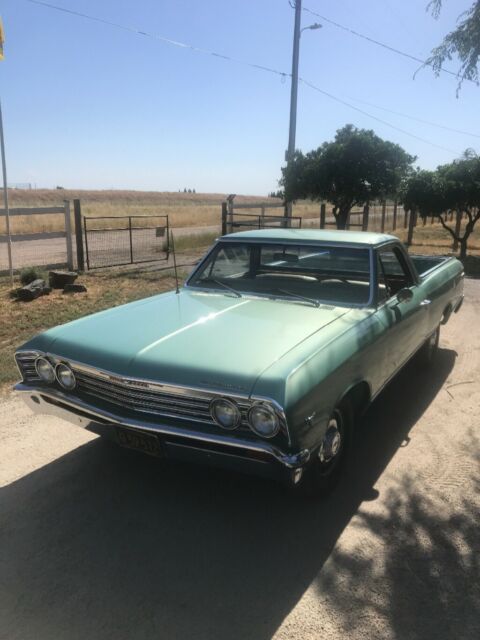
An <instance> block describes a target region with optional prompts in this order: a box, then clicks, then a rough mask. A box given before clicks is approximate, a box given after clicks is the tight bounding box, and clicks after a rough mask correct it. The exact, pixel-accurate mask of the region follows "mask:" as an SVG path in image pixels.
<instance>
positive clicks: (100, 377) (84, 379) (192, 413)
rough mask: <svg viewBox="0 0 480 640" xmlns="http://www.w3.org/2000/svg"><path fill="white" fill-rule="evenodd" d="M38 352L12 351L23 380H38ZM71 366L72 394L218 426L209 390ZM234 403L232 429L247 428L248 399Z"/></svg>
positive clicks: (159, 414) (166, 416)
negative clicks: (236, 422) (236, 416)
mask: <svg viewBox="0 0 480 640" xmlns="http://www.w3.org/2000/svg"><path fill="white" fill-rule="evenodd" d="M38 355H39V354H38V353H35V352H27V351H20V352H18V353H16V354H15V358H16V361H17V364H18V367H19V369H20V371H21V373H22V377H23V379H24V380H25V381H27V382H40V383H42V381H41V380H40V378H39V376H38V374H37V372H36V370H35V359H36V358H37V357H38ZM71 367H72V370H73V372H74V374H75V378H76V380H77V386H76V387H75V389H74V390H73V391H71V392H69V393H71V394H72V395H82V396H84V395H86V396H89V397H93V398H98V399H99V400H101V401H103V402H107V403H111V404H115V405H119V406H121V407H123V408H125V409H128V410H130V411H134V412H135V411H138V412H141V413H148V414H152V415H156V416H160V417H163V418H177V419H179V420H186V421H189V422H192V421H193V422H202V423H204V424H209V425H212V426H215V427H217V426H218V425H216V423H215V422H214V421H213V420H212V417H211V415H210V402H211V400H212V399H213V398H214V397H217V396H216V395H214V394H212V393H208V392H203V391H194V390H187V389H185V390H184V389H179V388H175V387H168V391H167V390H165V389H166V388H167V385H158V387H157V386H156V385H154V384H151V383H143V382H141V381H137V380H132V381H127V380H125V379H123V378H121V377H115V376H109V375H106V374H103V373H100V372H97V371H95V370H93V369H90V368H87V367H83V366H81V367H80V366H75V365H71ZM42 384H43V383H42ZM236 402H237V405H238V407H239V409H240V412H241V415H242V422H241V424H240V426H239V427H238V428H237V429H236V431H250V427H249V425H248V420H247V412H248V410H249V408H250V406H251V403H250V402H249V401H248V400H244V401H242V400H237V401H236Z"/></svg>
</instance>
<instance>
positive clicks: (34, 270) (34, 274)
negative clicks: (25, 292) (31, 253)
mask: <svg viewBox="0 0 480 640" xmlns="http://www.w3.org/2000/svg"><path fill="white" fill-rule="evenodd" d="M43 276H44V274H43V273H42V271H41V270H40V269H39V268H38V267H26V268H25V269H22V270H21V272H20V282H21V283H22V284H23V286H25V285H27V284H30V283H31V282H33V281H34V280H38V279H39V278H43Z"/></svg>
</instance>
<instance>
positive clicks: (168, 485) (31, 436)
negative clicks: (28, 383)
mask: <svg viewBox="0 0 480 640" xmlns="http://www.w3.org/2000/svg"><path fill="white" fill-rule="evenodd" d="M479 315H480V281H472V280H470V281H467V283H466V302H465V304H464V306H463V308H462V310H461V312H460V313H459V314H458V315H456V316H454V317H453V318H452V320H451V321H450V323H449V324H448V325H447V326H446V327H444V328H443V329H442V336H441V349H440V353H439V357H438V360H437V362H436V364H435V366H434V368H433V369H432V370H431V371H430V372H429V373H428V374H425V373H424V372H421V371H420V370H417V368H416V366H415V363H414V362H413V361H412V362H411V363H410V364H409V365H408V366H407V367H406V368H405V369H404V371H403V372H402V373H400V375H399V376H397V378H396V379H395V380H394V381H393V382H392V383H391V384H390V385H389V386H388V388H387V389H386V390H385V391H384V392H383V394H382V395H381V396H380V397H379V398H378V399H377V401H376V402H375V403H374V404H373V405H372V407H371V408H370V410H369V411H368V413H367V415H366V416H365V418H364V419H363V421H362V423H361V424H359V425H358V430H357V447H356V460H355V462H354V463H353V464H352V468H351V469H350V471H349V474H348V475H347V476H346V477H345V478H344V480H343V482H342V483H341V485H340V486H339V487H338V488H337V490H336V491H335V492H334V494H333V495H332V496H331V497H330V498H329V499H328V500H325V501H323V502H301V501H300V502H298V501H295V500H294V499H292V498H291V497H290V496H289V495H286V494H285V493H284V492H283V491H282V490H281V489H278V488H277V487H276V486H275V485H271V484H269V483H267V482H265V481H260V480H256V479H252V478H249V477H241V476H236V475H233V474H228V473H223V472H220V471H212V470H208V469H203V468H193V467H184V466H180V465H173V464H167V463H159V462H157V461H155V460H154V459H152V458H148V457H143V456H141V455H137V454H135V453H133V452H129V451H126V450H122V449H120V448H117V447H115V446H114V445H112V444H109V443H106V442H102V441H101V440H100V439H97V438H94V437H92V436H90V435H87V434H85V433H83V432H82V431H80V430H78V431H77V430H75V429H74V428H72V427H70V426H67V425H66V424H64V423H61V422H60V421H56V420H54V419H51V418H41V417H32V416H31V415H30V414H29V412H28V410H27V409H26V408H24V407H23V406H22V404H21V402H20V401H19V400H18V399H17V398H9V399H7V400H6V401H5V402H4V403H3V404H0V443H1V467H0V487H1V489H0V638H1V639H2V640H30V639H31V640H70V639H72V640H73V639H78V640H85V638H91V639H92V640H123V639H125V640H127V639H128V640H132V639H135V640H143V639H145V640H146V639H148V640H150V639H153V638H155V639H157V638H162V639H163V638H164V639H166V640H189V639H195V640H217V639H221V640H224V639H225V640H237V639H238V640H247V639H252V640H266V639H269V638H272V637H274V638H276V639H278V640H280V639H281V640H286V639H287V638H288V639H289V640H290V639H295V640H297V639H298V640H313V639H315V640H320V639H328V640H330V639H342V640H343V639H345V638H349V639H354V640H355V639H357V638H358V639H362V640H374V639H377V638H378V639H382V640H389V639H392V640H393V639H398V640H411V639H412V640H430V639H432V640H452V639H453V638H455V640H464V639H467V638H471V639H474V638H475V639H478V638H479V637H480V571H479V565H480V537H479V533H478V532H479V528H478V523H479V513H480V500H479V495H480V472H479V463H480V433H479V417H480V415H479V414H480V411H479V407H480V332H479V330H478V317H479Z"/></svg>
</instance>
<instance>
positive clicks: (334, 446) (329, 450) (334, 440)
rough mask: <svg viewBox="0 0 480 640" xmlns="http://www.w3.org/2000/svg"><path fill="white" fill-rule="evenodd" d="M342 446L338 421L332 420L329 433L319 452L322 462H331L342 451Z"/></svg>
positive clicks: (329, 424)
mask: <svg viewBox="0 0 480 640" xmlns="http://www.w3.org/2000/svg"><path fill="white" fill-rule="evenodd" d="M341 445H342V434H341V433H340V430H339V428H338V423H337V421H336V419H335V418H332V419H331V420H330V422H329V423H328V428H327V432H326V433H325V437H324V438H323V442H322V444H321V446H320V450H319V452H318V457H319V459H320V462H323V463H325V462H330V460H332V458H334V457H335V456H336V455H337V454H338V452H339V451H340V447H341Z"/></svg>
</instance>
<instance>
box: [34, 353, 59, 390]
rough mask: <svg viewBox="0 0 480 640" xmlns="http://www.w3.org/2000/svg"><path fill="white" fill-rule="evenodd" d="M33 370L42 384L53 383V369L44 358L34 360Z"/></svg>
mask: <svg viewBox="0 0 480 640" xmlns="http://www.w3.org/2000/svg"><path fill="white" fill-rule="evenodd" d="M35 370H36V372H37V373H38V375H39V377H40V378H41V380H43V382H46V383H48V384H52V382H55V369H54V368H53V366H52V365H51V364H50V362H49V361H48V360H47V359H46V358H37V359H36V360H35Z"/></svg>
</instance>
